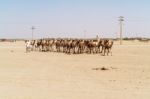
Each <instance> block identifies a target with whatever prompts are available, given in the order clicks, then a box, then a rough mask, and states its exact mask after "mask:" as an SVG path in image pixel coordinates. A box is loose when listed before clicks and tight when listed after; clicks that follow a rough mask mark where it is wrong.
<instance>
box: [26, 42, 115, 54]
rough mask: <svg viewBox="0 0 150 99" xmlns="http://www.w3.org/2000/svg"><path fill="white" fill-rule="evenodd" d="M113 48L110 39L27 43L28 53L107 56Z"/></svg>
mask: <svg viewBox="0 0 150 99" xmlns="http://www.w3.org/2000/svg"><path fill="white" fill-rule="evenodd" d="M112 46H113V41H112V40H108V39H102V40H84V39H39V40H32V41H26V51H27V52H29V51H39V52H62V53H66V54H83V53H89V54H92V53H93V54H96V53H100V54H101V55H104V56H105V54H107V55H109V53H110V54H111V55H112V51H111V48H112Z"/></svg>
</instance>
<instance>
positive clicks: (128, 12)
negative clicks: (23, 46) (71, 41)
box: [0, 0, 150, 38]
mask: <svg viewBox="0 0 150 99" xmlns="http://www.w3.org/2000/svg"><path fill="white" fill-rule="evenodd" d="M119 16H124V17H125V21H124V37H126V36H128V37H134V36H142V37H150V0H0V38H4V37H7V38H31V29H30V28H31V26H35V27H36V29H35V31H34V37H36V38H40V37H41V38H42V37H84V31H86V35H85V36H86V37H95V36H96V35H99V36H100V37H117V36H118V32H119V22H118V17H119Z"/></svg>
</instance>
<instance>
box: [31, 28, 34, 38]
mask: <svg viewBox="0 0 150 99" xmlns="http://www.w3.org/2000/svg"><path fill="white" fill-rule="evenodd" d="M31 30H32V40H33V39H34V37H33V33H34V30H35V27H34V26H32V27H31Z"/></svg>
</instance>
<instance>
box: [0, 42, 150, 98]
mask: <svg viewBox="0 0 150 99" xmlns="http://www.w3.org/2000/svg"><path fill="white" fill-rule="evenodd" d="M112 52H113V55H112V56H101V55H100V54H80V55H66V54H63V53H55V52H31V53H25V44H24V42H1V43H0V99H150V42H149V43H144V42H138V41H124V42H123V45H119V42H115V45H114V46H113V49H112ZM102 67H105V68H107V69H108V70H100V69H99V68H102Z"/></svg>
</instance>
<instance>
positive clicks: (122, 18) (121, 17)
mask: <svg viewBox="0 0 150 99" xmlns="http://www.w3.org/2000/svg"><path fill="white" fill-rule="evenodd" d="M123 21H124V17H123V16H120V17H119V22H120V45H122V27H123V26H122V25H123Z"/></svg>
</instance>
